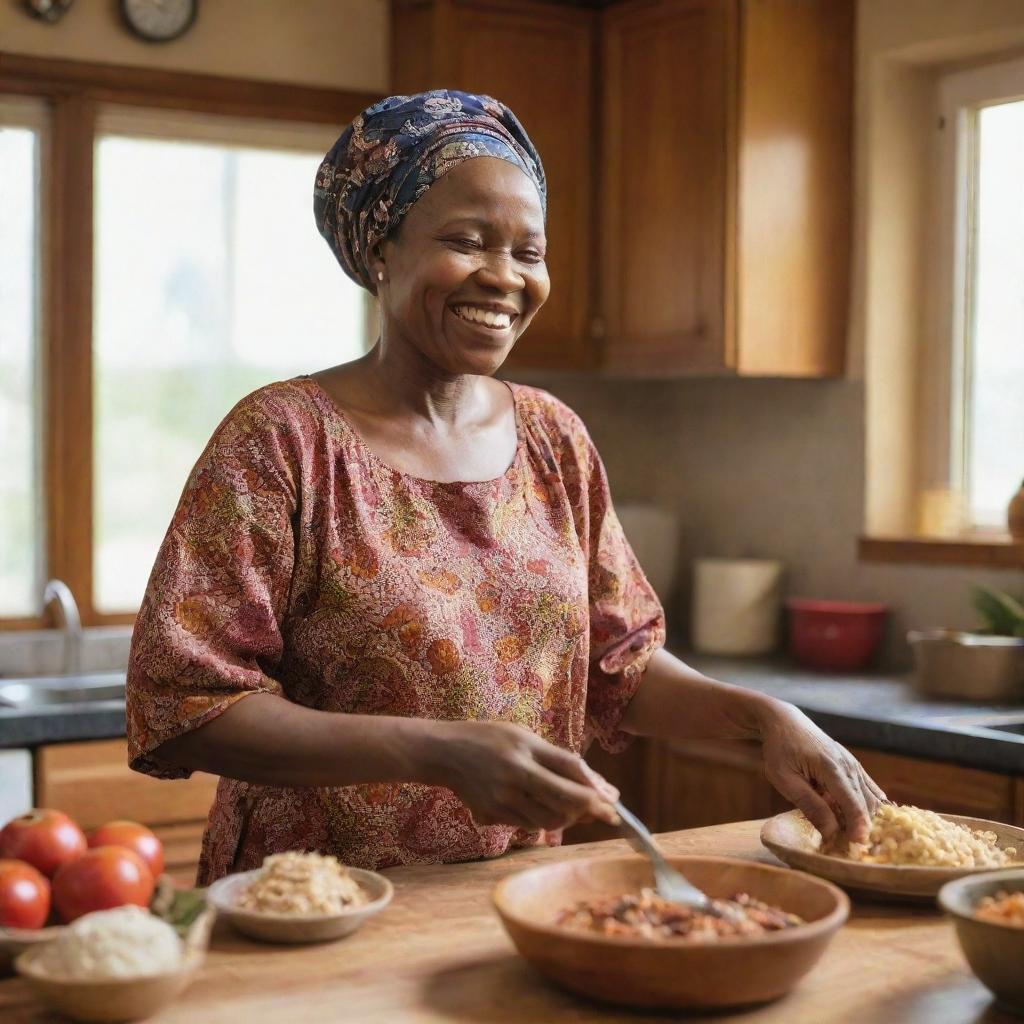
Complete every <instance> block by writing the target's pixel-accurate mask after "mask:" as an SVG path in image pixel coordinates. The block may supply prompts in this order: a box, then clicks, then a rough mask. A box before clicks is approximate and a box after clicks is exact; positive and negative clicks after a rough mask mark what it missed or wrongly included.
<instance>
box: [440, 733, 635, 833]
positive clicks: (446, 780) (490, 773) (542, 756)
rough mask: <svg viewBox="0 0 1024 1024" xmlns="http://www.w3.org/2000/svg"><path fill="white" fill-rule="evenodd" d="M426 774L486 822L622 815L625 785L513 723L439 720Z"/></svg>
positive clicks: (563, 821)
mask: <svg viewBox="0 0 1024 1024" xmlns="http://www.w3.org/2000/svg"><path fill="white" fill-rule="evenodd" d="M432 724H433V725H435V726H436V729H432V730H431V732H432V734H433V736H432V740H433V741H434V742H431V743H430V744H429V753H427V754H426V755H425V758H426V762H425V766H424V767H425V770H424V772H423V777H424V778H425V779H426V780H427V781H430V782H432V783H435V784H437V785H441V786H447V787H448V788H449V789H451V790H453V791H454V792H455V794H456V795H457V796H458V797H459V799H460V800H462V802H463V803H464V804H465V805H466V806H467V807H468V808H469V810H470V813H471V814H472V815H473V820H474V821H475V822H476V823H477V824H478V825H517V826H519V827H520V828H526V829H556V828H565V827H566V826H568V825H572V824H573V823H575V822H577V821H583V820H586V819H590V818H597V819H599V820H601V821H606V822H608V823H609V824H614V823H615V822H616V815H615V812H614V810H613V809H612V807H611V805H610V804H609V802H608V801H610V800H617V799H618V797H619V793H618V790H616V789H615V787H614V786H612V785H611V784H610V783H608V782H606V781H605V780H604V779H603V778H601V776H600V775H598V774H597V772H595V771H594V770H593V769H592V768H590V766H589V765H587V764H586V762H585V761H584V760H583V758H581V757H579V756H578V755H576V754H571V753H569V751H567V750H562V748H561V747H556V746H555V745H554V744H552V743H548V742H547V741H546V740H542V739H541V738H540V737H539V736H536V735H534V734H533V733H532V732H530V731H529V730H528V729H524V728H522V727H521V726H518V725H512V724H511V723H508V722H436V723H432Z"/></svg>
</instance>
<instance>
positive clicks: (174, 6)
mask: <svg viewBox="0 0 1024 1024" xmlns="http://www.w3.org/2000/svg"><path fill="white" fill-rule="evenodd" d="M198 7H199V0H121V17H122V18H123V19H124V22H125V24H126V25H127V26H128V27H129V28H130V29H131V30H132V32H134V33H135V35H137V36H138V37H139V38H140V39H144V40H145V41H146V42H147V43H168V42H170V41H171V40H172V39H177V38H178V37H179V36H182V35H184V34H185V33H186V32H187V31H188V30H189V29H190V28H191V27H192V23H193V22H194V21H195V20H196V11H197V9H198Z"/></svg>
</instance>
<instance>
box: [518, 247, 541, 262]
mask: <svg viewBox="0 0 1024 1024" xmlns="http://www.w3.org/2000/svg"><path fill="white" fill-rule="evenodd" d="M518 259H519V262H520V263H530V264H535V263H543V262H544V255H543V253H539V252H537V251H536V250H535V249H529V250H527V251H526V252H521V253H519V256H518Z"/></svg>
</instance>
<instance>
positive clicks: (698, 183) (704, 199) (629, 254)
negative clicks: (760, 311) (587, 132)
mask: <svg viewBox="0 0 1024 1024" xmlns="http://www.w3.org/2000/svg"><path fill="white" fill-rule="evenodd" d="M729 22H730V19H729V17H728V5H727V4H725V3H721V2H718V0H655V2H651V0H642V2H632V3H622V4H617V5H613V6H611V7H609V8H607V9H606V10H605V12H604V26H603V37H604V44H603V46H604V49H603V63H602V70H603V76H602V77H603V81H602V90H603V112H604V123H603V126H602V132H601V134H602V139H603V143H604V183H603V188H602V190H601V195H600V198H599V207H600V210H601V224H602V232H601V263H602V275H601V280H602V293H601V304H600V305H601V308H602V311H603V314H604V320H605V333H606V343H605V352H604V362H605V364H606V366H607V367H608V368H609V369H611V370H615V371H620V372H625V373H638V374H644V375H648V374H652V373H654V374H673V373H679V372H680V371H687V372H700V371H702V370H703V371H709V372H710V371H715V370H721V369H722V368H723V367H724V366H725V365H727V360H726V359H725V357H724V353H723V348H722V345H723V337H724V326H723V320H724V286H725V277H724V269H725V266H724V259H725V257H724V250H725V233H724V229H725V222H726V178H727V172H728V167H727V162H726V148H725V124H726V114H727V109H728V83H729V79H730V73H729V72H730V66H731V52H730V47H729V46H728V38H727V37H728V29H729Z"/></svg>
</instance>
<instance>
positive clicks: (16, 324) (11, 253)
mask: <svg viewBox="0 0 1024 1024" xmlns="http://www.w3.org/2000/svg"><path fill="white" fill-rule="evenodd" d="M43 113H44V112H43V107H42V104H39V103H26V102H23V101H22V102H17V101H12V100H4V99H3V98H2V97H0V466H2V470H3V471H2V472H0V616H2V617H28V616H31V615H33V614H34V613H35V612H36V610H37V605H38V602H39V595H40V589H41V586H40V575H41V569H40V565H41V545H42V536H41V530H40V519H39V516H38V514H37V513H38V509H39V504H40V502H39V496H40V495H39V490H40V473H39V462H40V453H39V430H38V422H39V404H38V402H37V399H36V395H37V391H38V387H37V385H38V358H37V355H38V351H39V345H38V335H39V315H38V301H37V299H38V296H37V291H36V283H37V281H38V278H39V235H40V232H39V163H40V155H39V154H40V146H41V142H42V125H43Z"/></svg>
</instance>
